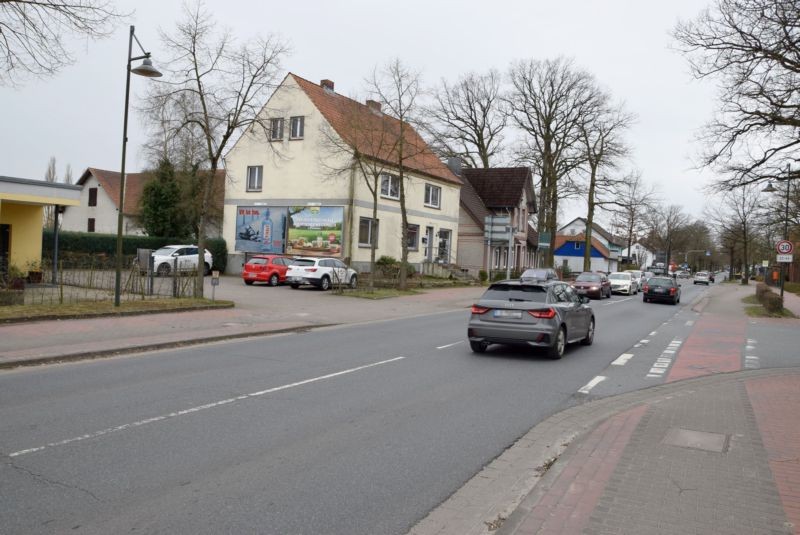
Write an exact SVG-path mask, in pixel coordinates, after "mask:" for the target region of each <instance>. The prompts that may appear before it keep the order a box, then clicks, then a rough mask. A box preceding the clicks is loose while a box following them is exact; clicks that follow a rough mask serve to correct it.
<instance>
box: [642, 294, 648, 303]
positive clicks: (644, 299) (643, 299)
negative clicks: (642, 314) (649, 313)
mask: <svg viewBox="0 0 800 535" xmlns="http://www.w3.org/2000/svg"><path fill="white" fill-rule="evenodd" d="M642 301H643V302H645V303H647V297H646V296H644V295H643V296H642Z"/></svg>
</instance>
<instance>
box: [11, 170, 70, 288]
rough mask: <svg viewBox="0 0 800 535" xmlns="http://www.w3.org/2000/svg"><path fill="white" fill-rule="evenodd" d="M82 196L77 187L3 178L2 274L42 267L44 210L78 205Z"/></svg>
mask: <svg viewBox="0 0 800 535" xmlns="http://www.w3.org/2000/svg"><path fill="white" fill-rule="evenodd" d="M80 196H81V188H80V187H78V186H71V185H67V184H54V183H51V182H45V181H42V180H29V179H25V178H11V177H5V176H0V271H6V270H7V269H8V267H9V266H13V267H15V268H17V269H19V270H20V271H22V272H23V273H27V271H29V270H30V268H31V267H33V266H39V265H41V261H42V226H43V225H44V207H45V206H48V205H57V206H77V205H78V204H79V202H80Z"/></svg>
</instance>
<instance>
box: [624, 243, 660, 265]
mask: <svg viewBox="0 0 800 535" xmlns="http://www.w3.org/2000/svg"><path fill="white" fill-rule="evenodd" d="M620 258H621V259H623V260H626V261H628V262H629V263H631V264H633V265H635V266H637V267H638V268H639V269H642V270H644V269H645V268H647V267H649V266H652V265H653V264H655V261H656V254H655V253H654V252H653V251H651V250H649V249H648V248H647V247H645V246H644V245H642V244H641V243H639V242H635V243H632V244H631V246H630V248H628V247H625V248H624V249H622V252H621V253H620Z"/></svg>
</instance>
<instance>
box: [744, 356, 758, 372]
mask: <svg viewBox="0 0 800 535" xmlns="http://www.w3.org/2000/svg"><path fill="white" fill-rule="evenodd" d="M744 367H745V368H747V369H750V370H755V369H758V368H760V367H761V360H760V359H759V358H758V357H756V356H754V355H747V356H746V357H744Z"/></svg>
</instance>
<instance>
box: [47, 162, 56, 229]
mask: <svg viewBox="0 0 800 535" xmlns="http://www.w3.org/2000/svg"><path fill="white" fill-rule="evenodd" d="M44 180H45V182H49V183H50V184H55V183H56V182H58V174H57V173H56V157H55V156H50V159H49V160H48V161H47V170H46V171H45V172H44ZM54 221H55V212H54V211H53V205H52V204H48V205H46V206H45V207H44V226H45V228H47V227H52V226H53V225H54Z"/></svg>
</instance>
